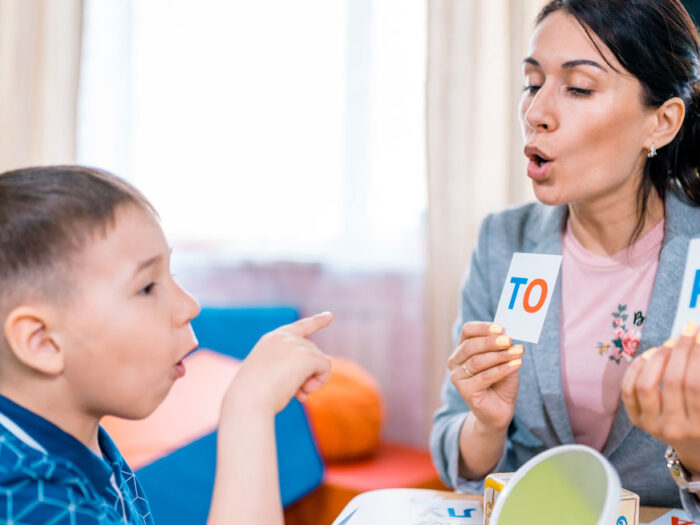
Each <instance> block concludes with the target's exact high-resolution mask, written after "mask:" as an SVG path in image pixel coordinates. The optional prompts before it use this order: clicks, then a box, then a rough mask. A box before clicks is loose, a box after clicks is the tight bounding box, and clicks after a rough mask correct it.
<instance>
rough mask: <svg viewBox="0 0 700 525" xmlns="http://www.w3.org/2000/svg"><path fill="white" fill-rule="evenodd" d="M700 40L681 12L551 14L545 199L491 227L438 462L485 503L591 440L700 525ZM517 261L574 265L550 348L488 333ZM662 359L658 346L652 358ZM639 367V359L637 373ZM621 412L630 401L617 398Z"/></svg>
mask: <svg viewBox="0 0 700 525" xmlns="http://www.w3.org/2000/svg"><path fill="white" fill-rule="evenodd" d="M698 53H699V46H698V37H697V33H696V30H695V28H694V26H693V23H692V21H691V19H690V17H689V16H688V14H687V12H686V11H685V10H684V8H683V7H682V5H681V3H680V1H678V0H663V1H660V0H635V1H630V0H555V1H552V2H550V3H549V4H547V5H546V6H545V7H544V8H543V10H542V11H541V13H540V15H539V17H538V19H537V25H536V28H535V32H534V34H533V37H532V42H531V48H530V52H529V56H528V57H527V58H526V59H525V60H524V74H525V81H526V82H525V83H526V87H525V91H524V94H523V97H522V102H521V111H520V120H521V126H522V131H523V138H524V142H525V145H526V146H525V150H524V153H525V155H526V156H527V157H528V158H529V159H530V162H529V165H528V173H527V174H528V176H529V177H530V178H531V179H532V184H533V188H534V192H535V195H536V197H537V199H538V201H540V202H539V203H534V204H529V205H526V206H522V207H519V208H514V209H510V210H507V211H504V212H502V213H499V214H496V215H491V216H488V217H487V218H486V219H485V220H484V222H483V224H482V226H481V231H480V234H479V239H478V242H477V246H476V248H475V250H474V253H473V256H472V262H471V266H470V268H469V271H468V273H467V277H466V280H465V283H464V286H463V289H462V304H461V312H460V318H459V319H458V323H457V328H458V332H457V337H456V340H457V347H456V349H455V351H454V352H453V354H452V355H451V356H450V358H449V360H448V368H449V375H448V378H447V380H446V381H445V385H444V388H443V407H442V408H441V409H440V410H439V411H438V412H437V413H436V415H435V419H434V424H433V429H432V432H431V449H432V453H433V457H434V461H435V463H436V466H437V467H438V470H439V472H440V473H441V476H442V477H443V479H444V480H445V481H446V482H447V483H448V484H450V485H451V486H453V487H456V488H458V489H462V490H467V491H471V492H477V491H481V490H483V478H484V477H485V475H486V474H488V473H489V472H492V471H500V472H507V471H514V470H516V469H517V468H518V467H519V466H520V465H522V464H523V463H524V462H525V461H527V460H528V459H529V458H531V457H532V456H534V455H535V454H537V453H539V452H541V451H542V450H545V449H547V448H549V447H552V446H556V445H560V444H564V443H583V444H587V445H589V446H592V447H594V448H596V449H598V450H600V451H601V452H602V453H603V454H604V455H605V456H606V457H607V458H608V459H609V460H610V461H611V462H612V464H613V465H614V466H615V467H616V469H617V471H618V472H619V474H620V477H621V480H622V485H623V486H624V487H625V488H627V489H629V490H632V491H634V492H636V493H638V494H639V495H640V497H641V500H642V504H646V505H664V506H678V505H679V503H680V500H679V494H680V498H681V499H682V500H683V504H684V505H685V507H686V508H687V509H688V510H689V512H691V514H692V515H693V516H695V517H698V516H700V504H698V499H697V495H696V494H695V492H693V491H697V490H698V489H700V484H697V485H690V486H687V483H685V482H684V481H683V480H682V479H681V480H679V483H680V484H681V485H684V488H680V490H679V486H678V485H677V484H676V482H675V481H674V480H675V478H674V477H672V476H671V475H670V474H669V472H668V470H667V465H666V458H665V453H666V450H667V447H668V446H670V447H671V449H672V450H671V454H672V456H673V458H674V459H675V458H676V457H677V460H678V463H679V464H680V465H681V466H682V472H683V474H684V476H685V477H686V478H688V480H695V481H700V394H698V392H700V343H698V342H697V340H696V338H697V337H698V331H697V327H696V326H694V325H692V324H691V325H689V326H687V327H686V329H685V330H684V334H683V335H682V336H681V337H680V338H678V340H668V341H667V338H668V337H669V334H670V330H671V326H672V324H673V319H674V315H675V309H676V305H677V304H678V296H679V293H680V284H681V283H680V272H681V271H682V268H683V265H684V264H685V257H686V254H687V250H688V243H689V241H690V240H691V239H693V238H697V237H700V207H698V205H700V178H699V177H698V174H697V167H698V165H700V162H699V161H700V158H699V156H700V143H698V140H699V139H700V133H698V132H699V131H700V123H699V122H698V119H699V113H700V84H699V81H700V77H699V73H700V71H699V62H698V60H699V59H698ZM514 252H531V253H558V254H562V268H561V278H560V281H559V284H558V285H557V289H556V290H555V292H554V296H553V298H552V302H551V305H550V309H549V312H548V314H547V318H546V320H545V324H544V327H543V331H542V335H541V338H540V342H539V344H537V345H529V344H526V345H512V343H513V341H512V340H511V338H510V337H509V336H508V335H507V328H508V327H505V328H504V327H500V326H497V325H495V324H492V323H489V322H487V321H489V320H490V319H493V318H494V315H495V312H496V307H497V304H498V300H499V297H500V292H501V289H502V287H503V284H504V282H505V277H506V274H507V271H508V267H509V264H510V260H511V257H512V255H513V253H514ZM656 348H658V350H656ZM639 355H641V358H639V359H634V358H635V357H637V356H639ZM621 398H622V400H623V402H624V407H623V403H622V402H621V401H620V400H621Z"/></svg>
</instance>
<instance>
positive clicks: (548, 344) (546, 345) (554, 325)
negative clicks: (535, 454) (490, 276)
mask: <svg viewBox="0 0 700 525" xmlns="http://www.w3.org/2000/svg"><path fill="white" fill-rule="evenodd" d="M565 218H566V207H557V208H547V209H546V212H545V214H544V216H543V217H542V221H541V228H540V229H539V232H538V234H539V235H537V239H533V243H534V244H533V245H532V246H531V247H528V252H531V253H548V254H556V255H561V250H562V248H561V237H562V232H563V226H564V221H565ZM561 300H562V299H561V272H560V273H559V277H558V278H557V284H556V286H555V287H554V292H553V294H552V299H551V302H550V304H549V311H548V312H547V317H546V318H545V321H544V325H543V327H542V333H541V335H540V342H539V344H536V345H535V344H528V345H527V346H528V350H529V352H530V353H531V355H532V356H533V360H534V362H535V376H536V378H537V386H538V388H539V390H540V395H541V397H542V402H543V404H544V406H545V409H546V411H547V415H548V419H549V422H550V423H551V425H552V427H553V428H554V431H555V433H556V435H557V437H558V438H559V441H560V443H562V444H566V443H573V441H574V437H573V432H572V430H571V424H570V423H569V416H568V414H567V412H566V403H565V401H564V395H563V390H562V383H561V356H560V330H561V328H560V319H561Z"/></svg>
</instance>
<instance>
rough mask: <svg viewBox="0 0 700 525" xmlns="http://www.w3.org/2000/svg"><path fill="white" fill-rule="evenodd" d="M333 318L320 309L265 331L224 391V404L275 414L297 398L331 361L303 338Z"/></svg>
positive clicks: (324, 374) (323, 374)
mask: <svg viewBox="0 0 700 525" xmlns="http://www.w3.org/2000/svg"><path fill="white" fill-rule="evenodd" d="M332 320H333V315H332V314H331V313H330V312H324V313H321V314H317V315H314V316H313V317H307V318H304V319H300V320H299V321H296V322H294V323H291V324H288V325H285V326H281V327H279V328H277V329H276V330H273V331H272V332H269V333H267V334H265V335H264V336H263V337H261V338H260V340H259V341H258V343H257V344H256V345H255V347H254V348H253V350H251V352H250V354H249V355H248V357H247V358H246V359H245V361H243V365H242V366H241V368H240V370H239V371H238V373H237V374H236V377H235V378H234V380H233V381H232V383H231V386H230V387H229V390H228V392H227V394H226V399H225V401H224V404H225V405H226V404H228V403H229V402H233V403H234V404H236V405H238V406H241V405H245V406H247V407H249V408H255V409H256V410H262V411H263V412H267V413H271V414H273V415H274V414H276V413H277V412H279V411H280V410H282V409H283V408H284V407H285V406H286V405H287V403H289V400H290V399H291V398H292V397H293V396H296V397H297V399H299V401H303V400H304V399H306V397H307V396H308V395H309V394H310V393H311V392H313V391H314V390H316V389H317V388H318V387H320V386H321V385H322V384H323V383H325V382H326V380H327V379H328V375H329V373H330V369H331V361H330V359H328V357H326V356H325V355H324V354H323V353H322V352H321V351H320V350H319V349H318V348H317V347H316V345H315V344H313V343H312V342H311V341H309V340H308V339H307V338H308V337H309V336H311V335H312V334H314V333H315V332H317V331H318V330H320V329H322V328H325V327H326V326H328V325H329V324H330V323H331V321H332Z"/></svg>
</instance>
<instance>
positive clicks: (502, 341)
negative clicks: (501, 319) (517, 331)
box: [496, 335, 510, 346]
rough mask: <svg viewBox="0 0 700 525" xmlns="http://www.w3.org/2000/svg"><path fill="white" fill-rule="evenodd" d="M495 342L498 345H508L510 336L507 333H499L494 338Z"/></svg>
mask: <svg viewBox="0 0 700 525" xmlns="http://www.w3.org/2000/svg"><path fill="white" fill-rule="evenodd" d="M496 344H497V345H498V346H510V336H508V335H499V336H498V337H497V338H496Z"/></svg>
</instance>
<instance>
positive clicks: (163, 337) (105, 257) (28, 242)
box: [0, 166, 332, 525]
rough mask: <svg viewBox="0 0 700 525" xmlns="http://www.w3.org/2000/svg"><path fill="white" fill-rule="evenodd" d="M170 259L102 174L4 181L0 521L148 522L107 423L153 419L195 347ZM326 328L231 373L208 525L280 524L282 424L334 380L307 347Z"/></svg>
mask: <svg viewBox="0 0 700 525" xmlns="http://www.w3.org/2000/svg"><path fill="white" fill-rule="evenodd" d="M169 259H170V249H169V247H168V245H167V242H166V240H165V237H164V235H163V231H162V229H161V227H160V224H159V222H158V219H157V216H156V213H155V211H154V209H153V207H152V206H151V205H150V204H149V202H148V201H147V200H146V199H145V198H144V197H143V196H142V195H141V194H140V193H139V192H138V191H137V190H136V189H135V188H133V187H132V186H130V185H129V184H127V183H126V182H124V181H122V180H120V179H118V178H116V177H114V176H112V175H110V174H108V173H105V172H102V171H99V170H94V169H88V168H82V167H73V166H65V167H41V168H28V169H22V170H16V171H11V172H7V173H5V174H2V175H0V317H1V318H2V326H3V337H2V338H1V339H0V522H1V523H12V524H14V525H20V524H39V523H42V524H43V523H55V524H63V523H66V524H78V525H88V524H98V523H99V524H117V523H119V524H123V523H127V524H138V525H141V524H151V523H153V518H152V517H151V515H150V512H149V507H148V502H147V500H146V499H144V494H143V491H142V489H141V487H140V485H139V482H138V480H137V479H136V477H135V476H134V473H133V472H132V471H131V469H130V468H129V466H128V465H127V464H126V462H125V461H124V459H123V458H122V456H121V455H120V454H119V451H118V450H117V448H116V447H115V445H114V443H113V442H112V441H111V439H110V438H109V436H108V435H107V434H106V433H105V432H104V430H102V429H101V428H100V427H99V423H100V419H101V418H102V417H103V416H105V415H108V414H109V415H115V416H118V417H124V418H134V419H136V418H143V417H145V416H147V415H148V414H150V413H151V412H152V411H153V410H154V409H155V408H156V407H157V406H158V405H159V404H160V402H161V401H163V399H164V398H165V396H166V395H167V394H168V391H169V390H170V387H171V386H172V385H173V382H174V381H176V380H177V379H178V378H179V377H182V375H184V373H185V365H184V364H183V362H182V359H183V358H184V357H185V356H187V355H188V354H189V353H190V352H192V351H193V350H194V349H195V348H196V346H197V341H196V339H195V336H194V334H193V332H192V329H191V327H190V321H191V320H192V319H193V318H194V317H195V316H196V315H197V314H198V313H199V305H198V304H197V302H196V301H195V300H194V299H193V298H192V297H191V296H189V295H188V294H187V293H186V292H185V291H184V290H182V289H181V288H180V287H179V286H178V285H177V284H176V283H175V282H174V281H173V279H172V276H171V274H170V270H169ZM331 320H332V316H331V315H330V314H328V313H325V314H320V315H317V316H314V317H311V318H307V319H302V320H300V321H298V322H296V323H293V324H290V325H288V326H285V327H281V328H279V329H278V330H275V331H273V332H271V333H269V334H267V335H265V336H264V337H262V338H261V339H260V341H259V342H258V344H257V345H256V346H255V348H254V349H253V350H252V352H251V354H250V356H249V357H248V358H247V359H246V360H245V362H244V364H243V365H242V367H241V368H240V370H239V372H238V373H237V374H236V376H235V378H234V380H233V381H232V383H231V385H230V387H229V389H228V392H227V394H226V396H225V400H224V402H223V406H222V408H221V419H220V428H219V434H218V439H219V447H218V459H217V474H216V482H215V487H214V496H213V500H212V505H211V511H210V516H209V521H208V523H209V524H210V525H216V524H224V523H226V524H231V523H264V524H266V525H268V524H282V522H283V520H282V509H281V506H280V503H279V501H280V498H279V488H278V483H277V460H276V450H275V441H274V439H275V437H274V414H275V413H276V412H277V411H279V410H281V409H282V408H283V407H284V406H285V405H286V403H287V402H288V401H289V399H290V398H291V397H292V396H295V395H296V396H297V397H298V398H300V399H303V398H305V396H306V395H308V394H309V393H310V392H312V391H313V390H314V389H316V388H318V386H320V385H321V384H322V383H323V382H324V381H325V379H326V378H327V376H328V373H329V370H330V362H329V360H328V359H327V358H326V357H325V356H324V355H323V354H322V353H321V352H320V351H319V350H318V349H317V348H316V347H315V346H314V344H313V343H311V342H310V341H309V340H308V339H307V337H308V336H310V335H311V334H313V333H314V332H316V331H317V330H319V329H321V328H324V327H325V326H327V325H328V324H329V323H330V322H331ZM234 443H235V446H234V445H233V444H234ZM146 497H147V495H146Z"/></svg>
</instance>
